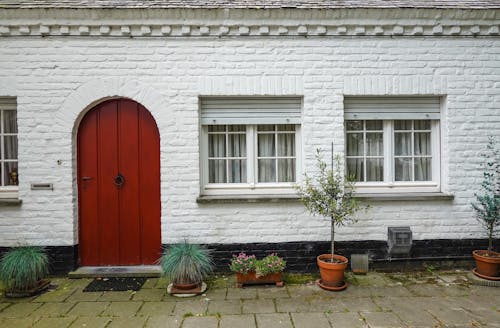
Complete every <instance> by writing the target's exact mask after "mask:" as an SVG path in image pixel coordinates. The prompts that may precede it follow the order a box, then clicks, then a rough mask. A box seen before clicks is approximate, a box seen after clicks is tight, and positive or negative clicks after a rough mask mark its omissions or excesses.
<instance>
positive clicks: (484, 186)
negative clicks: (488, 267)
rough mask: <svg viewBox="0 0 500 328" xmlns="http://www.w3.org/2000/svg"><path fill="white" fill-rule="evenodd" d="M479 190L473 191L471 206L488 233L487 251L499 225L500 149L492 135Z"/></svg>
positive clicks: (491, 247)
mask: <svg viewBox="0 0 500 328" xmlns="http://www.w3.org/2000/svg"><path fill="white" fill-rule="evenodd" d="M483 157H484V158H485V164H484V172H483V181H482V183H481V187H480V192H479V193H475V194H474V196H475V197H476V201H475V202H473V203H472V204H471V205H472V208H473V209H474V211H475V213H476V218H477V220H478V221H479V222H480V223H481V225H482V226H483V227H484V228H485V230H486V232H487V234H488V240H489V243H488V251H492V250H493V236H494V235H495V234H496V233H498V227H500V149H499V148H498V146H497V143H496V140H495V139H494V138H493V137H490V138H489V142H488V145H487V152H486V153H485V154H483Z"/></svg>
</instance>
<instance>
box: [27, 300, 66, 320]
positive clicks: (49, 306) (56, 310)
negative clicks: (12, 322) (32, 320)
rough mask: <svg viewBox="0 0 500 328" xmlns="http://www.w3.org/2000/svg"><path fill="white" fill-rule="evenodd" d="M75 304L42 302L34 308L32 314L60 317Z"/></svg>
mask: <svg viewBox="0 0 500 328" xmlns="http://www.w3.org/2000/svg"><path fill="white" fill-rule="evenodd" d="M74 305H75V303H53V302H51V303H44V304H42V306H41V307H39V308H38V309H36V311H35V312H34V313H33V315H34V316H40V317H61V316H64V315H65V314H66V313H68V311H69V310H70V309H71V308H72V307H73V306H74Z"/></svg>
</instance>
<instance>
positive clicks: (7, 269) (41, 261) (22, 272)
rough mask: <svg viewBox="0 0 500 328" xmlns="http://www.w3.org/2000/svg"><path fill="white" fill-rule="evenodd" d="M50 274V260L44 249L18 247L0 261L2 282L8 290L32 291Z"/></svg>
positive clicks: (0, 278)
mask: <svg viewBox="0 0 500 328" xmlns="http://www.w3.org/2000/svg"><path fill="white" fill-rule="evenodd" d="M48 273H49V258H48V256H47V254H46V253H45V251H44V249H43V248H42V247H37V246H21V247H16V248H13V249H11V250H10V251H8V252H7V253H5V254H4V255H3V256H2V260H1V261H0V280H2V283H3V285H4V286H5V289H6V290H11V291H25V290H29V289H32V288H34V287H36V286H37V284H38V282H39V281H40V280H42V279H43V278H45V277H46V276H47V275H48Z"/></svg>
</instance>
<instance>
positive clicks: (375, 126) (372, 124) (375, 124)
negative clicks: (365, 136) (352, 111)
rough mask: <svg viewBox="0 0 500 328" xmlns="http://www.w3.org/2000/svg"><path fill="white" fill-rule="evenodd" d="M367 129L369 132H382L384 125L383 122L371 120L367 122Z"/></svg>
mask: <svg viewBox="0 0 500 328" xmlns="http://www.w3.org/2000/svg"><path fill="white" fill-rule="evenodd" d="M366 129H367V130H382V129H383V124H382V121H381V120H374V121H372V120H369V121H366Z"/></svg>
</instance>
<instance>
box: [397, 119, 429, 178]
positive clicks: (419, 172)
mask: <svg viewBox="0 0 500 328" xmlns="http://www.w3.org/2000/svg"><path fill="white" fill-rule="evenodd" d="M396 122H404V123H400V124H398V123H396V125H395V126H396V129H397V128H398V127H401V128H404V129H405V130H406V129H411V126H410V127H409V128H408V126H409V123H408V122H411V121H396ZM415 122H417V121H415ZM418 125H419V126H421V125H423V124H421V123H419V124H418ZM415 126H416V125H415ZM412 137H413V151H412ZM394 140H395V146H394V147H395V148H394V153H395V163H394V166H395V177H396V181H430V180H432V170H431V162H432V158H431V154H432V153H431V132H430V131H429V132H396V133H395V135H394ZM398 156H404V157H398ZM412 165H413V174H414V176H413V174H412Z"/></svg>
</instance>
